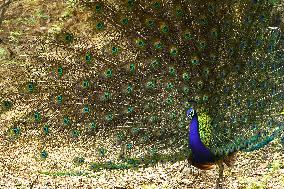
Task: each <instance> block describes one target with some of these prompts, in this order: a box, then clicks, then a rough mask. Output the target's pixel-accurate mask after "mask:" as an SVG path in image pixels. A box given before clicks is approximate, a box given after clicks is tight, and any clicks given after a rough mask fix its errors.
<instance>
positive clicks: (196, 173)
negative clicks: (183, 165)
mask: <svg viewBox="0 0 284 189" xmlns="http://www.w3.org/2000/svg"><path fill="white" fill-rule="evenodd" d="M190 174H191V175H193V176H199V175H200V170H199V169H198V168H196V167H194V166H190Z"/></svg>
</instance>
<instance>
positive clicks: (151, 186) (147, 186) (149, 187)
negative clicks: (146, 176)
mask: <svg viewBox="0 0 284 189" xmlns="http://www.w3.org/2000/svg"><path fill="white" fill-rule="evenodd" d="M141 188H142V189H157V186H156V185H155V184H145V185H142V187H141Z"/></svg>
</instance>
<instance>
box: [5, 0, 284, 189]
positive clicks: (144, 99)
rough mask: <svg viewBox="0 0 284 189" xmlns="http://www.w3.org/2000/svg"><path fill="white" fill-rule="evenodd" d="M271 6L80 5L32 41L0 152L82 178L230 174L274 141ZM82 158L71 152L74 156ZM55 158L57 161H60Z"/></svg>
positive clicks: (165, 1)
mask: <svg viewBox="0 0 284 189" xmlns="http://www.w3.org/2000/svg"><path fill="white" fill-rule="evenodd" d="M278 3H280V2H278V1H275V0H242V1H237V0H234V1H233V0H225V1H218V0H217V1H212V0H202V1H201V0H195V1H190V0H145V1H143V0H119V1H111V0H82V1H80V2H78V3H77V4H76V6H77V12H76V14H75V13H74V17H75V18H76V19H74V20H73V21H72V22H68V23H65V24H64V26H63V27H62V29H61V30H59V31H58V32H56V33H48V32H46V33H40V34H39V35H38V36H36V38H35V41H34V44H33V45H31V46H30V47H27V48H29V50H28V52H29V54H28V57H29V58H30V60H31V61H32V62H35V63H34V64H31V65H29V66H27V68H26V72H25V74H26V80H25V79H24V80H22V81H20V82H19V83H18V84H17V90H16V91H12V92H9V93H5V94H4V93H2V94H1V97H2V112H5V111H7V110H10V109H13V108H14V107H15V106H17V105H21V106H23V107H26V110H27V111H26V113H25V114H24V115H22V117H20V118H19V119H17V120H14V123H13V124H12V126H11V127H10V128H9V129H7V130H6V132H5V134H4V136H3V137H4V138H5V141H6V143H7V145H9V143H11V142H16V141H18V140H30V141H34V142H35V143H38V151H37V154H36V155H35V157H36V158H37V159H39V160H40V161H48V160H49V159H51V160H52V159H56V157H54V156H53V151H54V150H55V149H58V148H59V147H63V148H67V147H68V149H69V150H68V151H64V152H62V153H67V156H68V157H67V158H68V159H70V160H72V162H73V163H74V164H76V165H78V166H81V167H82V169H88V170H92V171H100V170H102V169H130V168H133V169H135V168H139V167H146V166H154V165H155V164H157V163H163V162H169V161H170V162H177V161H181V160H188V162H189V164H191V165H193V166H195V167H197V168H199V169H204V170H208V169H212V168H213V167H214V165H218V166H219V167H220V172H219V179H218V181H217V187H219V185H221V184H220V183H221V179H222V177H223V175H222V174H223V169H224V165H223V164H224V163H225V164H226V165H228V166H230V165H231V164H232V163H233V159H234V155H235V154H236V152H238V151H248V152H249V151H254V150H258V149H260V148H262V147H264V146H265V145H267V144H268V143H269V142H271V141H272V140H274V139H275V138H277V137H281V136H283V129H284V122H283V115H284V112H283V111H284V105H283V104H284V77H283V76H284V63H283V62H284V36H283V34H282V32H281V29H280V25H281V13H280V12H278V9H277V8H276V7H277V5H278ZM79 148H80V149H83V150H78V149H79ZM56 161H64V160H60V159H59V160H58V159H56Z"/></svg>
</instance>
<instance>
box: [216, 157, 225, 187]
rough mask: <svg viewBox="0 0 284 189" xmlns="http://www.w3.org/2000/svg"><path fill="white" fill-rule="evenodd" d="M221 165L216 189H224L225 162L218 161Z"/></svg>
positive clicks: (219, 165)
mask: <svg viewBox="0 0 284 189" xmlns="http://www.w3.org/2000/svg"><path fill="white" fill-rule="evenodd" d="M218 167H219V177H218V179H217V182H216V189H222V184H223V172H224V165H223V162H220V163H218Z"/></svg>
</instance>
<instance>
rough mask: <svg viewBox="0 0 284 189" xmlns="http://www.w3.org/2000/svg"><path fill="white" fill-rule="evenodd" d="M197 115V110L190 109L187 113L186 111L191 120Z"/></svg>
mask: <svg viewBox="0 0 284 189" xmlns="http://www.w3.org/2000/svg"><path fill="white" fill-rule="evenodd" d="M194 114H195V110H194V109H193V108H189V109H188V110H187V111H186V117H188V118H189V119H192V117H193V116H194Z"/></svg>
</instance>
